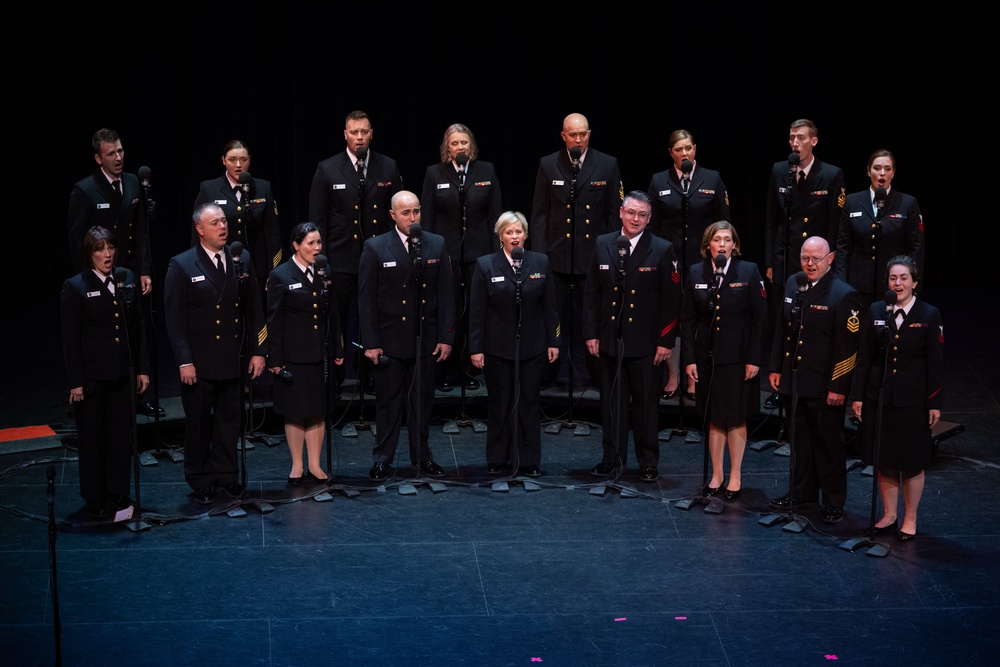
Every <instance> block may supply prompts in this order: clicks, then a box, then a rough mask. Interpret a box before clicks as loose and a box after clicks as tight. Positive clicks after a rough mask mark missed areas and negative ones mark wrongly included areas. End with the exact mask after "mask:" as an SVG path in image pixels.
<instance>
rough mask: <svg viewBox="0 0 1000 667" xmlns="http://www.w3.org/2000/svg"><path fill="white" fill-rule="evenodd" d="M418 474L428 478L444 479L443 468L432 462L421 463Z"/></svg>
mask: <svg viewBox="0 0 1000 667" xmlns="http://www.w3.org/2000/svg"><path fill="white" fill-rule="evenodd" d="M420 472H422V473H424V474H425V475H427V476H428V477H444V468H442V467H441V466H439V465H438V464H436V463H434V461H423V462H422V463H421V464H420Z"/></svg>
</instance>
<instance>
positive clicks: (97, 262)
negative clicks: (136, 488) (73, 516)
mask: <svg viewBox="0 0 1000 667" xmlns="http://www.w3.org/2000/svg"><path fill="white" fill-rule="evenodd" d="M116 251H117V249H116V247H115V237H114V235H113V234H112V233H111V232H110V231H109V230H107V229H105V228H104V227H100V226H97V227H91V228H90V229H88V230H87V231H86V232H85V233H84V235H83V242H82V248H81V254H82V257H81V261H82V263H83V264H84V265H85V266H86V268H85V269H84V270H83V271H81V272H80V273H79V274H77V275H75V276H73V277H72V278H69V279H67V280H66V282H65V283H64V284H63V287H62V295H61V296H60V311H61V320H62V338H63V356H64V358H65V362H66V376H67V379H68V380H69V385H70V391H69V402H70V405H72V406H73V409H74V416H75V418H76V430H77V436H78V442H79V448H80V449H79V458H80V495H81V496H82V497H83V498H84V500H85V501H86V503H87V512H88V513H89V514H90V516H91V517H93V518H95V519H103V518H106V517H107V516H108V509H109V503H110V506H111V509H112V510H114V511H117V510H122V509H126V508H127V507H129V506H131V505H132V500H131V498H129V471H130V467H129V461H130V458H129V456H130V454H131V451H132V449H131V445H132V439H131V436H132V429H133V426H134V424H135V417H134V414H133V411H132V410H133V406H134V405H135V396H136V394H137V393H141V392H143V391H145V390H146V387H147V386H148V385H149V375H147V370H146V366H147V360H146V348H145V332H144V330H143V321H142V317H141V315H140V313H139V304H138V300H137V295H135V300H133V294H132V292H131V291H132V290H135V275H134V274H133V273H132V272H131V271H129V270H128V269H124V268H120V269H118V272H124V276H123V280H122V281H121V282H122V284H121V285H116V284H115V280H114V278H115V273H116V272H115V271H114V263H115V255H116ZM123 290H124V292H123ZM133 373H134V376H133ZM133 377H134V378H135V380H134V381H133V380H132V378H133ZM133 382H134V384H133Z"/></svg>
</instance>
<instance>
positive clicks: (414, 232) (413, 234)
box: [410, 222, 424, 239]
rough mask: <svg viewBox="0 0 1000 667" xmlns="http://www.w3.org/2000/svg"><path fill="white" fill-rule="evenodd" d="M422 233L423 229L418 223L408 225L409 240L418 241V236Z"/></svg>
mask: <svg viewBox="0 0 1000 667" xmlns="http://www.w3.org/2000/svg"><path fill="white" fill-rule="evenodd" d="M423 233H424V228H423V227H421V226H420V223H419V222H414V223H413V224H412V225H410V238H411V239H419V238H420V235H421V234H423Z"/></svg>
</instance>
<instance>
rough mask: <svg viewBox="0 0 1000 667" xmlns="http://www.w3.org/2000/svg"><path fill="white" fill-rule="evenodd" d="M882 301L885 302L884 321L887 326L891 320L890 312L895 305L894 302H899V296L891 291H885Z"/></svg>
mask: <svg viewBox="0 0 1000 667" xmlns="http://www.w3.org/2000/svg"><path fill="white" fill-rule="evenodd" d="M882 300H883V301H885V320H886V324H888V323H889V320H890V319H891V318H892V310H893V308H894V307H895V305H896V301H898V300H899V295H898V294H896V292H895V291H893V290H886V292H885V296H883V297H882Z"/></svg>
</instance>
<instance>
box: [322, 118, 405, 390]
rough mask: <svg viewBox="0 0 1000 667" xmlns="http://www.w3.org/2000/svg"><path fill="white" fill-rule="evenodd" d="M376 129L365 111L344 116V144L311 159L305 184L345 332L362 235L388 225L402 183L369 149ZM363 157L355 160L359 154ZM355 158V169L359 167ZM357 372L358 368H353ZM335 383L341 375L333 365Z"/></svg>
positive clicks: (390, 164) (388, 161) (354, 299)
mask: <svg viewBox="0 0 1000 667" xmlns="http://www.w3.org/2000/svg"><path fill="white" fill-rule="evenodd" d="M374 134H375V130H373V129H372V124H371V120H370V119H369V118H368V114H366V113H365V112H364V111H352V112H350V113H349V114H347V118H346V119H345V121H344V140H345V141H346V142H347V148H346V150H344V151H341V152H340V153H337V154H336V155H334V156H332V157H329V158H327V159H325V160H323V161H322V162H320V163H319V164H317V165H316V172H315V173H314V174H313V180H312V186H311V187H310V188H309V221H310V222H314V223H316V226H317V227H319V231H320V235H321V236H322V237H323V247H324V248H326V257H327V259H328V260H329V261H330V284H331V289H332V290H333V294H334V297H335V298H336V301H337V307H338V308H339V309H340V312H339V314H338V317H339V318H340V325H341V326H342V327H343V328H344V335H345V336H350V335H351V331H350V330H349V326H348V324H349V322H350V319H349V318H350V313H351V310H352V308H353V309H357V304H358V261H359V259H360V257H361V250H362V247H363V246H364V244H365V241H366V240H367V239H370V238H372V237H373V236H377V235H378V234H381V233H383V232H386V231H388V230H390V229H392V219H391V218H390V216H389V209H390V206H391V204H390V201H391V199H392V196H393V195H394V194H396V193H397V192H399V191H400V190H402V189H403V177H402V176H401V175H400V173H399V169H398V168H397V167H396V161H395V160H393V159H392V158H390V157H387V156H385V155H382V154H381V153H376V152H375V151H372V150H371V149H370V146H371V141H372V137H373V136H374ZM362 154H363V155H364V159H362V160H359V156H360V155H362ZM359 163H360V169H359ZM354 370H355V372H358V373H359V376H360V370H361V369H360V368H355V369H354ZM336 371H337V385H338V386H339V385H340V384H341V383H342V382H343V380H344V372H345V368H344V366H338V367H337V369H336Z"/></svg>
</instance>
